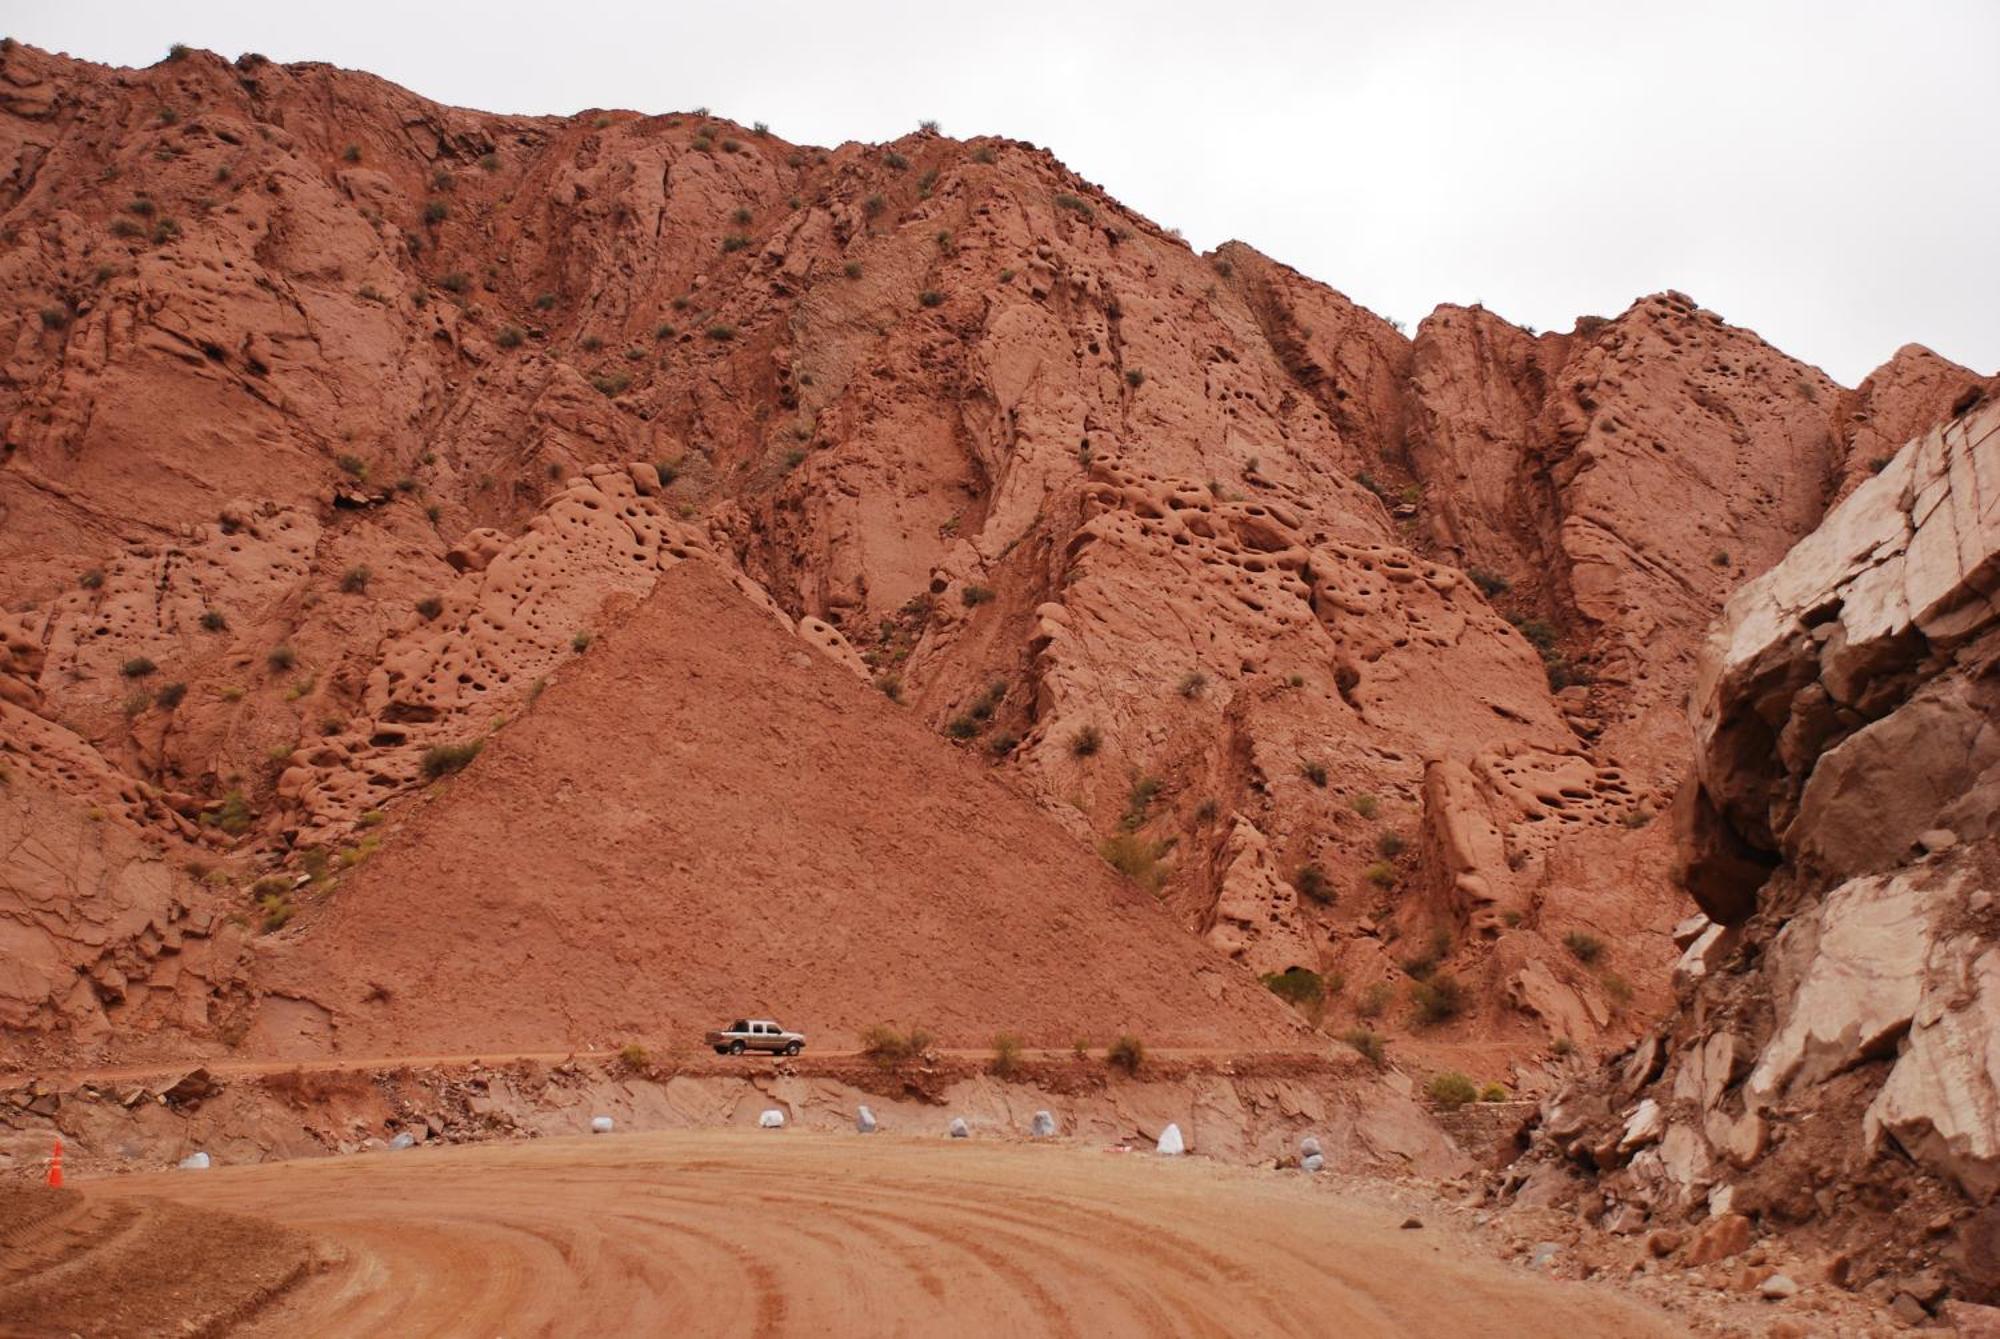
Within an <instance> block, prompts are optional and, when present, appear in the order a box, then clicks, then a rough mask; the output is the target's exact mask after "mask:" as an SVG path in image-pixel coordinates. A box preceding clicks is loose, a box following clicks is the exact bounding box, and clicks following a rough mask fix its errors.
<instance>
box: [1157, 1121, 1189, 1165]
mask: <svg viewBox="0 0 2000 1339" xmlns="http://www.w3.org/2000/svg"><path fill="white" fill-rule="evenodd" d="M1185 1152H1187V1141H1186V1140H1184V1139H1182V1138H1181V1127H1180V1126H1178V1125H1169V1126H1168V1127H1167V1128H1166V1129H1164V1130H1162V1131H1160V1156H1161V1157H1163V1158H1178V1157H1179V1156H1180V1155H1181V1154H1183V1153H1185Z"/></svg>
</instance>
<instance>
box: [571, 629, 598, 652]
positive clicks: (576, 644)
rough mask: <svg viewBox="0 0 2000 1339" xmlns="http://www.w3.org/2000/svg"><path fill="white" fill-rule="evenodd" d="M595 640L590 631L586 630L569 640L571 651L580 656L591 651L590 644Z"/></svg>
mask: <svg viewBox="0 0 2000 1339" xmlns="http://www.w3.org/2000/svg"><path fill="white" fill-rule="evenodd" d="M594 640H596V639H595V638H594V637H593V636H592V635H591V633H590V631H589V630H588V629H585V630H584V631H582V632H579V633H577V634H576V635H575V636H574V637H571V638H570V639H569V649H570V650H572V651H574V652H576V653H577V654H578V655H582V654H583V653H584V652H585V651H588V650H589V649H590V644H591V642H592V641H594Z"/></svg>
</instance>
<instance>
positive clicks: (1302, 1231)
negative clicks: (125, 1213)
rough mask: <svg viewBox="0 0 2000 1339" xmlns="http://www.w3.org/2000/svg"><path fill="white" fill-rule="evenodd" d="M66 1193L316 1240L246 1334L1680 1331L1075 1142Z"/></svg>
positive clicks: (1279, 1200)
mask: <svg viewBox="0 0 2000 1339" xmlns="http://www.w3.org/2000/svg"><path fill="white" fill-rule="evenodd" d="M83 1189H84V1191H85V1193H86V1195H88V1196H92V1197H127V1196H162V1197H166V1198H170V1199H173V1200H177V1201H181V1202H183V1203H186V1204H189V1205H194V1206H198V1207H200V1208H205V1209H224V1210H229V1211H233V1212H235V1213H240V1214H251V1215H258V1216H261V1217H264V1218H268V1219H273V1220H276V1221H278V1222H280V1223H283V1224H285V1225H286V1226H289V1227H294V1228H298V1229H300V1230H302V1231H303V1232H306V1233H309V1234H311V1235H313V1236H314V1237H317V1238H318V1239H319V1240H320V1241H322V1242H324V1243H331V1245H332V1248H333V1252H334V1253H335V1254H336V1255H337V1256H338V1257H339V1259H338V1262H337V1263H335V1264H334V1265H333V1266H332V1267H330V1268H327V1269H323V1270H321V1271H318V1272H316V1273H314V1274H312V1275H311V1276H310V1277H309V1278H308V1279H307V1280H306V1281H305V1282H304V1283H302V1284H301V1285H299V1286H298V1287H297V1288H296V1289H294V1290H293V1291H292V1292H291V1293H290V1294H289V1295H288V1296H287V1297H286V1298H285V1299H283V1300H282V1301H280V1302H279V1303H277V1304H275V1307H274V1308H272V1309H267V1310H266V1311H265V1312H263V1313H262V1314H260V1315H259V1316H258V1317H257V1318H255V1319H254V1320H253V1321H252V1322H251V1323H250V1325H249V1327H248V1329H247V1330H246V1331H245V1332H246V1333H251V1334H268V1335H279V1334H302V1333H310V1334H315V1335H327V1336H337V1335H377V1334H386V1333H395V1334H397V1335H403V1336H421V1335H469V1336H470V1335H476V1336H482V1339H491V1336H496V1335H501V1336H508V1337H509V1339H519V1337H520V1336H529V1335H573V1334H675V1335H689V1336H697V1335H730V1336H734V1335H745V1336H778V1335H813V1336H819V1335H850V1334H852V1335H895V1334H904V1335H929V1334H936V1333H940V1332H944V1331H946V1330H951V1331H955V1332H959V1333H965V1334H979V1335H1001V1334H1005V1335H1035V1336H1039V1335H1067V1336H1079V1339H1080V1337H1081V1336H1102V1335H1162V1334H1172V1335H1231V1336H1237V1335H1303V1334H1339V1335H1348V1336H1360V1335H1392V1334H1415V1333H1423V1332H1429V1331H1433V1330H1436V1329H1439V1328H1440V1327H1442V1328H1445V1329H1448V1330H1449V1332H1451V1333H1453V1334H1455V1335H1529V1334H1535V1335H1545V1334H1551V1333H1555V1334H1561V1335H1563V1336H1564V1339H1586V1336H1591V1335H1620V1336H1649V1335H1661V1336H1664V1335H1670V1334H1675V1333H1678V1332H1679V1331H1678V1328H1677V1327H1675V1326H1673V1325H1671V1324H1670V1323H1669V1322H1668V1321H1666V1320H1665V1319H1664V1318H1661V1317H1659V1316H1657V1315H1655V1314H1653V1313H1650V1312H1646V1311H1643V1310H1641V1309H1640V1308H1639V1307H1638V1306H1637V1305H1636V1304H1633V1303H1631V1302H1629V1301H1627V1300H1625V1299H1623V1298H1621V1297H1620V1296H1618V1295H1617V1294H1615V1293H1612V1292H1610V1291H1608V1290H1605V1289H1601V1288H1591V1287H1585V1286H1583V1285H1576V1284H1562V1283H1554V1282H1551V1281H1549V1280H1546V1279H1543V1278H1541V1277H1539V1276H1535V1275H1530V1274H1528V1273H1527V1272H1525V1271H1524V1270H1523V1269H1521V1268H1520V1267H1518V1266H1509V1265H1503V1264H1501V1263H1498V1262H1496V1261H1493V1260H1491V1259H1489V1258H1487V1257H1486V1256H1485V1255H1484V1253H1483V1250H1482V1248H1481V1247H1479V1246H1477V1245H1476V1244H1473V1243H1470V1242H1467V1241H1464V1240H1461V1239H1459V1238H1457V1237H1456V1236H1454V1235H1453V1234H1451V1233H1448V1232H1445V1231H1440V1230H1438V1229H1437V1228H1435V1227H1429V1228H1425V1229H1423V1230H1418V1231H1404V1230H1399V1222H1398V1218H1399V1215H1398V1213H1397V1212H1396V1211H1394V1210H1391V1209H1389V1208H1386V1207H1383V1206H1380V1205H1377V1204H1374V1203H1370V1202H1365V1201H1357V1200H1353V1199H1348V1198H1343V1197H1342V1196H1340V1195H1338V1194H1336V1193H1334V1191H1333V1190H1332V1188H1331V1187H1330V1186H1329V1185H1328V1184H1326V1183H1323V1182H1318V1183H1316V1182H1314V1181H1313V1180H1311V1179H1309V1178H1306V1177H1302V1176H1298V1175H1281V1174H1275V1173H1271V1172H1260V1171H1249V1170H1244V1169H1237V1168H1230V1167H1224V1166H1219V1165H1215V1164H1211V1163H1206V1162H1203V1161H1201V1160H1198V1159H1180V1160H1166V1159H1160V1158H1157V1157H1154V1156H1152V1155H1150V1154H1123V1155H1120V1154H1112V1153H1107V1152H1102V1151H1098V1150H1094V1149H1086V1148H1079V1147H1075V1146H1053V1145H1030V1144H1019V1143H988V1142H980V1141H972V1142H965V1143H960V1142H953V1141H946V1140H940V1139H921V1140H920V1139H916V1138H914V1137H897V1136H894V1135H888V1134H881V1135H875V1136H872V1137H866V1138H864V1137H862V1136H858V1135H845V1136H842V1135H807V1134H802V1133H799V1132H796V1131H782V1132H763V1131H713V1132H708V1131H704V1132H677V1133H666V1134H642V1135H611V1136H605V1137H600V1138H594V1139H593V1138H576V1139H560V1140H548V1141H543V1142H537V1143H533V1144H526V1145H521V1144H516V1145H506V1146H500V1145H490V1144H489V1145H477V1146H464V1147H457V1148H443V1149H422V1148H420V1149H415V1150H411V1151H408V1152H401V1153H379V1154H368V1155H363V1156H357V1157H347V1158H332V1159H316V1160H312V1161H306V1162H293V1163H275V1164H268V1165H264V1166H256V1167H242V1168H219V1169H216V1170H214V1171H210V1172H206V1173H177V1174H158V1175H148V1176H130V1177H120V1178H116V1179H110V1180H103V1181H95V1182H87V1183H85V1184H84V1186H83ZM219 1267H220V1266H219Z"/></svg>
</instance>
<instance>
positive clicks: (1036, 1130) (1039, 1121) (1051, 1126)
mask: <svg viewBox="0 0 2000 1339" xmlns="http://www.w3.org/2000/svg"><path fill="white" fill-rule="evenodd" d="M1055 1132H1056V1118H1055V1117H1054V1116H1051V1115H1050V1114H1049V1113H1048V1112H1046V1111H1037V1112H1036V1113H1035V1121H1034V1124H1032V1125H1030V1126H1029V1127H1028V1134H1029V1136H1030V1137H1031V1138H1035V1139H1047V1138H1048V1137H1049V1136H1051V1135H1053V1134H1054V1133H1055Z"/></svg>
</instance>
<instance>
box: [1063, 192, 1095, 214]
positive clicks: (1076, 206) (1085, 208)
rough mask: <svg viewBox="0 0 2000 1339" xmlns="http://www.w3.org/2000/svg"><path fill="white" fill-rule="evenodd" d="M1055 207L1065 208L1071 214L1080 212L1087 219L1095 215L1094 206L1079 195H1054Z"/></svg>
mask: <svg viewBox="0 0 2000 1339" xmlns="http://www.w3.org/2000/svg"><path fill="white" fill-rule="evenodd" d="M1056 208H1057V209H1067V210H1069V211H1070V212H1071V213H1072V214H1081V215H1082V216H1083V217H1084V218H1087V219H1089V218H1096V217H1097V209H1096V207H1095V206H1093V205H1092V204H1091V203H1090V201H1088V200H1086V199H1084V198H1083V197H1082V196H1080V195H1070V194H1068V193H1062V194H1058V195H1057V196H1056Z"/></svg>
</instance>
